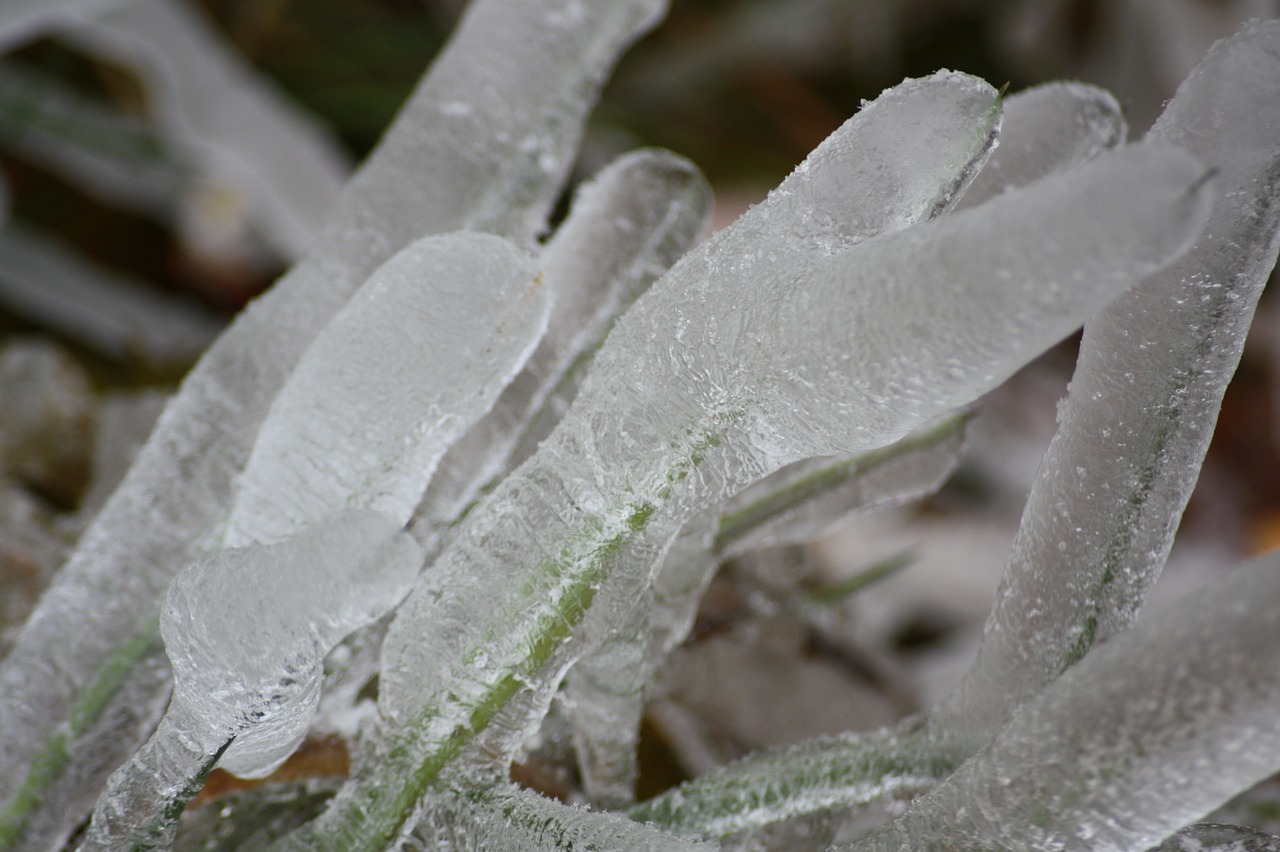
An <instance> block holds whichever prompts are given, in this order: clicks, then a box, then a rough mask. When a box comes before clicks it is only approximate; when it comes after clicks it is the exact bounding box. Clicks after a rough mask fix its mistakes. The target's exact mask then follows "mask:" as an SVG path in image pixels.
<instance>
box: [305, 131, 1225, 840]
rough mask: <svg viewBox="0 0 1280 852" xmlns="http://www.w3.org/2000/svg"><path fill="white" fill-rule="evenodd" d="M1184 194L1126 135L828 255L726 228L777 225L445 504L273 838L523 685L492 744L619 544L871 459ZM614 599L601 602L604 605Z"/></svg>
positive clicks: (1114, 258) (1057, 322)
mask: <svg viewBox="0 0 1280 852" xmlns="http://www.w3.org/2000/svg"><path fill="white" fill-rule="evenodd" d="M850 156H852V157H856V154H853V152H850ZM801 169H802V173H803V169H804V167H803V166H802V167H801ZM1208 199H1209V190H1208V187H1207V185H1206V183H1205V180H1204V171H1203V168H1202V167H1201V166H1200V165H1199V164H1198V163H1197V162H1195V161H1194V160H1193V159H1192V158H1190V157H1189V156H1188V155H1186V154H1184V153H1182V152H1180V151H1178V150H1176V149H1173V148H1168V147H1156V146H1141V147H1137V148H1133V149H1128V150H1124V151H1121V152H1117V153H1114V154H1112V155H1110V156H1106V157H1101V158H1099V159H1097V160H1095V161H1094V162H1093V163H1090V164H1087V165H1086V166H1083V167H1081V168H1080V169H1078V170H1075V171H1074V172H1073V173H1072V174H1070V175H1069V176H1065V177H1061V178H1053V179H1049V180H1046V181H1041V182H1039V183H1037V184H1035V185H1034V186H1032V187H1028V188H1026V189H1024V190H1022V191H1019V192H1015V193H1007V194H1005V195H1003V196H1001V197H1000V198H999V199H997V200H996V201H995V202H993V203H992V204H988V205H983V206H982V207H980V208H976V209H975V210H973V211H970V212H969V213H967V214H964V215H959V216H955V217H947V218H944V219H942V220H938V221H935V222H929V223H925V224H922V225H919V226H917V227H915V228H911V229H908V230H906V231H903V232H900V233H895V234H888V235H885V236H881V237H878V238H875V239H872V240H868V241H867V242H865V243H862V244H860V245H857V246H855V247H853V248H850V249H844V250H839V249H837V250H834V251H831V250H830V248H829V243H827V244H825V245H826V246H827V247H826V248H822V247H821V246H823V245H824V244H823V243H822V241H821V240H819V246H815V247H814V250H813V252H812V254H810V255H801V256H799V257H797V256H794V255H788V256H787V257H786V258H785V261H786V262H785V264H784V265H782V266H781V267H779V266H776V265H774V262H773V260H771V258H769V257H768V256H764V257H759V256H757V257H756V258H754V259H753V260H752V261H748V262H744V258H743V257H742V255H741V254H739V253H738V247H737V244H736V241H737V240H738V239H739V238H741V237H743V236H744V235H746V234H751V235H752V236H755V235H757V234H758V235H759V236H760V238H761V239H762V241H763V244H764V245H767V244H768V243H769V242H772V241H773V240H775V239H777V238H778V234H790V233H792V232H793V229H794V228H795V227H796V223H795V219H794V218H792V215H786V214H783V215H781V216H780V217H779V218H777V219H774V220H773V221H768V220H764V221H759V220H757V221H751V220H748V222H747V223H746V224H744V225H743V227H742V228H741V229H738V228H736V226H735V227H732V228H730V229H728V230H726V231H725V232H722V236H721V237H719V238H718V239H712V240H711V241H709V242H708V243H706V244H704V245H703V247H701V248H700V249H699V250H697V251H695V252H694V253H692V254H691V255H690V256H688V257H686V258H685V259H684V260H683V261H681V262H680V263H679V264H677V265H676V267H675V268H674V269H673V270H672V271H671V272H669V273H668V274H667V275H666V276H664V278H663V279H662V280H661V281H659V282H658V283H657V284H655V285H654V286H653V287H652V288H651V289H650V290H649V291H648V292H647V293H646V294H645V295H644V296H643V297H641V298H640V299H639V300H638V301H637V303H636V305H635V307H634V308H633V309H632V310H631V311H629V312H628V313H627V314H626V315H625V316H624V317H623V319H622V320H620V321H619V323H618V325H617V327H616V328H615V329H614V331H613V332H612V334H611V335H610V337H609V340H608V342H607V343H606V345H605V347H604V348H603V349H602V350H601V352H600V354H599V355H598V356H597V359H596V362H595V366H594V367H593V370H592V372H591V374H590V375H589V376H588V378H587V382H586V384H585V385H584V387H583V389H582V392H581V393H580V394H579V396H578V399H577V400H576V401H575V403H574V405H573V407H572V408H571V409H570V412H569V414H568V415H567V416H566V418H565V419H564V420H563V421H561V424H560V426H558V427H557V429H556V430H555V431H554V432H553V433H552V434H551V436H550V437H549V438H548V439H547V440H546V441H544V442H543V444H542V445H541V446H540V447H539V449H538V452H537V453H535V454H534V456H533V457H531V458H530V459H529V461H527V462H526V463H525V464H524V465H522V466H521V467H520V468H519V469H517V471H516V472H515V473H513V474H512V476H510V477H508V478H507V479H506V480H504V481H503V483H502V484H501V485H500V486H499V487H498V488H497V489H496V490H495V491H494V492H493V494H492V495H490V497H489V499H487V500H486V501H485V502H484V503H483V504H482V505H481V506H479V507H477V509H476V511H474V512H473V513H472V514H471V515H470V516H468V519H467V521H466V523H465V524H464V525H463V527H462V529H461V530H460V531H459V534H458V536H457V537H456V538H455V539H454V540H453V543H452V544H451V545H450V547H449V548H447V549H446V550H445V552H444V553H443V554H442V555H441V558H440V559H439V560H438V561H437V563H436V565H435V567H434V569H433V570H434V572H440V573H442V575H443V576H447V577H449V578H450V582H449V584H448V586H447V588H441V587H439V586H434V584H429V585H424V586H421V587H419V589H417V590H415V592H414V593H412V594H411V595H410V596H409V598H408V599H407V600H406V601H405V603H404V605H402V606H401V608H400V609H399V610H398V611H397V615H396V617H395V619H394V620H393V622H392V624H391V628H390V630H389V632H388V635H387V639H386V642H385V643H384V645H383V667H382V672H381V679H380V692H379V706H380V709H381V710H382V713H383V717H384V718H385V719H386V720H387V723H388V724H387V729H386V731H385V734H384V737H383V739H382V742H381V743H380V744H379V745H378V746H377V747H375V749H374V750H373V754H372V755H371V757H370V759H369V761H368V763H367V766H368V769H367V771H366V773H364V774H363V775H362V776H360V777H357V778H355V779H353V780H352V781H351V782H349V784H348V785H347V788H346V789H344V791H343V792H341V793H340V794H339V795H338V797H337V798H336V799H335V800H334V802H333V803H332V804H331V806H330V808H329V810H328V811H326V813H325V814H324V815H322V817H321V818H320V819H319V820H317V821H316V822H315V823H313V824H312V826H310V827H309V828H308V830H306V831H304V832H301V833H296V834H295V835H293V836H291V838H289V839H288V841H287V842H286V843H285V844H284V846H286V847H292V848H339V849H348V848H369V847H376V846H377V845H379V844H383V843H385V842H386V841H387V840H388V839H389V838H390V837H391V836H393V835H394V834H395V832H396V831H397V830H398V826H399V825H400V823H401V821H402V820H403V819H404V814H405V812H406V811H407V809H408V808H409V807H411V806H412V805H413V804H414V802H416V801H417V800H418V799H419V798H420V797H421V796H422V794H423V793H424V792H425V791H426V789H427V787H428V786H429V785H430V784H431V783H432V781H433V780H434V779H435V778H437V777H438V776H439V774H440V773H441V772H442V771H443V770H444V769H445V768H446V767H447V766H449V765H450V764H451V763H452V762H453V761H454V760H455V759H456V758H457V756H458V755H459V754H460V753H461V751H462V750H463V749H464V748H465V747H466V746H467V745H468V743H470V742H472V741H473V740H474V739H475V738H476V736H477V735H479V734H480V733H482V732H483V731H484V730H485V729H486V728H488V726H489V725H490V724H491V723H492V722H493V721H494V719H495V718H496V717H497V716H498V715H499V714H501V713H503V712H504V711H505V710H507V709H508V707H509V705H511V703H512V702H513V700H515V699H517V698H520V699H521V700H522V701H524V700H525V698H526V697H528V696H532V699H531V700H529V701H528V707H529V708H530V713H529V716H528V718H527V719H525V720H524V721H520V720H517V721H516V723H515V724H511V727H510V728H509V735H510V736H511V738H512V739H518V738H520V735H521V734H522V733H527V732H528V729H529V727H531V726H532V725H536V723H537V720H538V718H539V717H540V713H539V712H538V711H539V710H541V709H542V708H545V706H546V702H547V701H549V700H550V696H551V693H552V692H553V691H554V688H555V686H556V685H557V684H558V683H559V681H560V678H561V676H562V674H563V672H564V670H565V667H566V666H567V665H568V663H569V662H570V661H571V660H572V658H573V655H574V653H575V652H577V650H578V648H577V647H575V644H576V643H572V642H570V639H571V638H572V637H573V636H574V634H575V631H576V629H577V626H578V625H579V624H581V622H582V620H583V618H584V617H585V615H586V613H587V611H588V609H590V608H591V606H592V603H593V601H594V599H595V596H596V591H597V590H598V589H599V588H600V587H601V586H602V585H603V584H604V583H606V582H613V581H614V580H615V578H614V577H613V576H611V574H612V573H613V572H614V569H615V568H617V566H618V562H617V560H616V557H617V555H618V554H619V553H620V551H622V549H623V548H625V547H627V546H628V545H630V544H631V543H633V542H634V541H636V540H637V539H638V537H639V536H641V535H646V536H652V537H653V539H654V540H657V541H668V540H670V538H671V537H673V536H674V535H675V534H676V533H677V532H678V531H679V530H680V529H681V527H683V525H684V524H685V523H687V522H688V521H689V520H691V519H692V517H693V516H695V515H696V514H698V513H699V512H702V511H706V510H707V509H708V508H711V507H715V506H719V505H720V504H721V503H722V502H723V501H724V500H725V499H727V498H728V497H729V496H731V495H732V494H734V493H736V492H738V491H740V490H741V489H742V488H744V487H746V486H747V485H748V484H750V482H752V481H754V480H755V479H758V478H759V477H760V476H761V475H764V474H767V473H770V472H772V471H773V470H775V469H777V468H780V467H782V466H784V465H786V464H788V463H791V462H794V461H798V460H799V459H801V458H805V457H808V456H812V455H818V454H822V453H830V452H832V451H834V450H836V449H839V450H841V451H845V452H857V451H869V450H872V449H876V448H878V447H882V446H885V445H887V444H889V443H892V442H893V441H895V440H898V439H899V438H901V437H902V436H903V435H904V434H905V433H907V432H909V431H910V430H912V429H914V428H919V427H920V426H922V425H924V423H927V422H929V421H931V420H934V419H935V418H937V417H939V416H941V415H942V414H944V413H945V412H947V411H950V410H952V409H954V408H956V407H958V406H961V405H965V404H967V403H969V402H971V401H972V400H973V399H974V398H975V397H976V396H978V395H980V394H981V393H983V392H985V391H987V390H989V389H990V388H991V387H993V386H994V385H995V384H996V383H998V382H1000V381H1002V380H1003V379H1004V378H1006V377H1007V376H1008V375H1010V374H1011V373H1012V372H1013V371H1014V370H1016V369H1017V368H1018V367H1019V366H1020V365H1022V364H1023V363H1025V361H1026V360H1027V359H1029V358H1030V357H1032V356H1033V355H1035V354H1038V353H1039V352H1041V351H1043V350H1044V349H1045V348H1046V347H1047V346H1049V345H1051V344H1052V343H1053V342H1056V341H1057V340H1058V339H1060V338H1061V337H1062V336H1063V335H1065V334H1067V333H1069V332H1070V330H1071V329H1072V328H1073V327H1074V326H1076V325H1077V324H1078V323H1080V322H1081V321H1082V320H1083V319H1084V317H1086V316H1088V315H1091V314H1092V313H1093V312H1094V311H1096V310H1097V309H1098V308H1099V307H1101V305H1102V304H1104V303H1105V302H1106V301H1107V300H1108V299H1110V298H1112V297H1114V295H1115V294H1116V293H1117V292H1120V291H1122V290H1123V289H1124V288H1125V287H1127V286H1129V285H1130V284H1131V283H1132V282H1133V281H1134V280H1137V279H1139V278H1141V277H1143V276H1144V275H1146V274H1149V273H1150V272H1152V271H1154V270H1155V269H1158V268H1159V267H1161V266H1163V265H1164V264H1166V263H1168V262H1169V260H1170V259H1171V258H1172V257H1174V256H1176V255H1177V254H1178V253H1180V252H1181V251H1183V250H1184V249H1185V248H1186V246H1187V245H1189V243H1190V242H1191V240H1192V239H1193V238H1194V236H1195V234H1196V233H1197V232H1198V230H1199V228H1200V225H1201V224H1202V222H1203V221H1204V218H1205V216H1206V215H1207V212H1208V211H1207V207H1208V203H1209V201H1208ZM793 215H800V214H799V213H795V214H793ZM760 219H764V217H760ZM756 227H758V228H759V229H760V230H761V231H763V233H760V232H759V231H757V232H755V233H754V234H753V233H752V229H753V228H756ZM1046 231H1053V232H1055V233H1056V234H1057V238H1056V239H1055V240H1054V241H1052V242H1048V241H1045V240H1044V239H1043V238H1042V236H1043V234H1044V233H1046ZM744 232H745V233H744ZM997 235H999V240H997V239H996V236H997ZM729 252H732V254H731V255H729V256H726V254H727V253H729ZM1067 258H1070V259H1071V260H1072V263H1070V264H1067V263H1066V259H1067ZM734 268H737V269H738V270H739V272H740V275H733V274H731V273H732V270H733V269H734ZM708 269H715V270H719V271H720V272H721V273H722V274H719V275H708V274H705V272H706V270H708ZM748 272H749V273H750V274H749V275H748V274H747V273H748ZM784 294H785V296H784ZM958 316H959V317H962V318H963V321H961V322H957V317H958ZM758 318H767V321H757V319H758ZM637 377H640V378H639V379H638V378H637ZM633 387H640V388H648V389H652V390H651V392H650V393H644V392H641V393H636V392H634V391H632V390H631V388H633ZM658 389H660V391H661V393H660V395H659V394H657V393H656V391H657V390H658ZM783 436H785V438H784V437H783ZM644 565H645V567H647V565H648V563H644ZM647 579H648V578H647V577H643V576H642V577H619V578H617V580H618V582H620V583H621V584H623V585H625V584H626V583H627V582H630V583H635V584H638V585H640V586H641V587H643V585H644V584H645V583H647ZM433 586H434V587H433ZM634 602H635V599H634V598H632V599H631V600H627V599H626V598H625V597H624V596H620V595H615V596H614V597H613V598H612V603H613V605H614V606H616V607H618V609H616V610H615V611H614V612H615V616H614V618H616V619H617V620H622V619H623V618H625V616H626V615H627V607H629V606H630V605H632V604H634ZM603 617H606V618H607V617H608V616H607V615H605V616H603ZM596 641H598V640H596Z"/></svg>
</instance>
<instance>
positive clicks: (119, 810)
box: [81, 511, 422, 850]
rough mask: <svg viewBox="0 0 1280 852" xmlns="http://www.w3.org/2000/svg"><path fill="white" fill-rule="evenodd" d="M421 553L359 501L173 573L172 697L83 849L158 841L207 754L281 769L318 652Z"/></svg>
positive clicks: (381, 607) (113, 785)
mask: <svg viewBox="0 0 1280 852" xmlns="http://www.w3.org/2000/svg"><path fill="white" fill-rule="evenodd" d="M421 559H422V554H421V551H419V549H418V547H417V545H416V544H415V543H414V542H413V540H412V539H411V538H410V537H409V536H407V535H405V534H404V533H401V532H400V531H399V524H398V523H397V522H396V521H394V520H391V519H389V518H386V517H384V516H382V515H379V514H376V513H374V512H367V511H357V512H345V513H342V514H340V515H336V516H333V517H330V518H326V519H325V520H324V522H323V523H322V524H319V525H316V526H314V527H311V528H310V529H309V530H307V531H306V532H303V533H301V534H299V535H297V536H295V537H293V538H291V539H289V540H288V541H285V542H282V543H280V544H275V545H253V546H250V547H246V548H235V549H229V550H224V551H221V552H219V553H217V554H216V555H214V556H210V557H207V558H205V559H203V560H201V561H198V562H196V563H193V564H192V565H191V566H189V567H188V568H186V569H185V570H184V571H183V572H182V573H180V574H179V575H178V576H177V577H176V578H174V581H173V583H172V584H171V585H170V587H169V592H168V594H167V595H166V597H165V603H164V608H163V609H162V611H161V616H160V633H161V635H162V636H163V637H164V643H165V650H166V652H167V653H168V655H169V658H170V660H171V661H172V664H173V674H174V690H173V698H172V700H171V701H170V705H169V709H168V711H167V712H166V714H165V716H164V719H162V720H161V723H160V726H159V727H158V728H157V729H156V731H155V733H154V734H153V735H152V737H151V739H150V740H149V741H148V742H147V744H146V745H145V746H143V748H142V749H140V750H139V751H138V753H137V754H136V755H135V756H134V757H133V758H132V759H131V760H130V761H129V762H128V763H127V764H125V766H124V767H122V768H121V769H119V770H118V771H117V772H116V773H115V774H114V775H112V776H111V780H110V781H109V782H108V784H107V788H106V790H105V791H104V792H103V794H102V796H101V797H100V798H99V800H98V805H97V807H96V808H95V810H94V818H93V824H92V826H91V827H90V830H89V833H88V835H87V836H86V839H85V842H84V844H83V846H82V847H81V848H82V849H86V850H95V849H122V848H130V847H132V848H139V847H142V848H147V847H149V846H157V845H160V844H161V843H162V842H163V838H164V837H165V836H167V835H168V834H169V833H171V832H172V829H173V826H174V825H175V824H176V821H177V818H178V816H179V815H180V814H181V812H182V807H183V805H185V804H186V801H187V799H189V798H190V797H191V796H193V795H195V793H196V792H198V791H199V786H200V781H202V780H203V777H204V776H205V775H207V774H208V773H209V770H210V769H212V768H213V766H214V764H215V763H216V764H217V765H219V766H221V767H222V768H224V769H226V770H228V771H230V772H235V773H236V774H239V775H243V776H247V777H262V776H265V775H267V774H269V773H270V772H271V771H272V770H274V769H275V768H276V767H277V766H279V765H280V763H282V762H283V761H284V760H285V758H287V757H288V756H289V755H290V754H291V753H292V752H293V750H294V749H295V748H296V747H297V745H298V743H299V742H301V741H302V738H303V736H304V735H305V734H306V731H307V726H308V724H309V722H310V720H311V715H312V713H313V712H314V710H315V706H316V702H317V700H318V699H319V688H320V680H321V676H322V672H321V664H322V662H323V661H324V657H325V655H326V654H327V653H328V652H329V651H330V650H332V648H333V646H334V645H336V644H337V643H338V642H339V641H340V640H341V639H342V638H343V637H344V636H346V635H347V634H348V633H350V632H351V631H352V630H355V629H356V628H358V627H362V626H364V625H365V624H368V623H370V622H372V621H374V620H376V619H378V618H380V617H382V616H383V615H385V614H386V613H387V612H388V611H389V610H390V609H391V608H392V607H394V606H395V605H396V604H397V603H399V601H400V599H401V598H403V597H404V595H405V593H406V592H407V591H408V590H409V587H410V586H411V585H412V583H413V581H414V580H415V579H416V578H417V575H418V568H419V563H420V562H421Z"/></svg>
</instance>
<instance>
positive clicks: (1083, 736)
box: [841, 555, 1280, 852]
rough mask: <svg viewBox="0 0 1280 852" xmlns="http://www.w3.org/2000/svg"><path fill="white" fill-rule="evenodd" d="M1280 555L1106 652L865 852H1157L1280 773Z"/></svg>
mask: <svg viewBox="0 0 1280 852" xmlns="http://www.w3.org/2000/svg"><path fill="white" fill-rule="evenodd" d="M1278 653H1280V556H1276V555H1271V556H1269V557H1264V558H1263V559H1260V560H1258V561H1256V562H1254V563H1252V564H1249V565H1246V566H1245V567H1242V568H1239V569H1237V570H1236V571H1234V572H1232V574H1230V575H1228V576H1226V577H1224V578H1222V579H1221V580H1220V581H1217V582H1215V583H1214V584H1212V585H1211V586H1209V587H1206V589H1205V590H1202V591H1197V592H1195V593H1194V594H1192V595H1189V596H1188V597H1187V598H1184V599H1183V600H1182V601H1181V602H1180V603H1179V604H1177V605H1175V606H1174V607H1172V608H1170V609H1169V610H1167V611H1165V612H1164V613H1163V615H1162V617H1161V618H1159V619H1151V620H1147V621H1143V622H1140V623H1138V624H1137V625H1135V626H1134V627H1133V628H1132V629H1130V630H1129V631H1127V632H1125V633H1121V634H1119V635H1117V636H1114V637H1112V638H1111V639H1110V640H1109V641H1107V642H1106V643H1105V644H1103V645H1100V646H1098V647H1096V648H1095V649H1094V650H1093V651H1092V652H1091V653H1090V654H1089V655H1088V656H1087V657H1085V658H1084V659H1083V660H1081V661H1080V662H1079V663H1078V664H1076V665H1075V666H1073V667H1071V668H1070V669H1068V670H1067V671H1066V672H1065V673H1063V675H1062V676H1061V677H1059V678H1058V679H1057V680H1056V681H1054V682H1053V683H1052V684H1050V685H1049V686H1047V687H1045V689H1044V690H1043V691H1042V692H1041V693H1040V694H1039V695H1037V696H1036V697H1035V698H1034V699H1032V700H1030V701H1029V702H1027V703H1026V704H1025V705H1023V707H1022V709H1021V710H1020V711H1019V712H1018V713H1017V714H1016V715H1015V716H1014V717H1013V719H1012V721H1010V722H1009V724H1008V725H1007V726H1006V727H1005V728H1004V729H1003V730H1002V731H1001V732H1000V733H999V734H998V735H997V736H996V738H995V740H994V741H992V743H991V744H990V746H989V747H987V748H986V749H984V750H983V751H982V752H980V753H979V754H978V755H977V756H976V757H974V758H973V759H972V760H970V761H968V762H967V763H965V764H964V765H963V766H961V767H960V768H959V769H958V770H956V772H955V774H954V775H952V776H951V777H950V778H948V779H947V780H946V781H944V782H943V783H942V784H940V785H939V786H938V787H937V788H935V789H934V791H933V792H931V793H930V794H928V795H927V796H925V797H923V798H921V799H918V800H916V802H914V803H913V804H912V806H911V807H910V808H909V809H908V810H907V812H906V813H905V814H903V815H902V816H901V817H900V818H899V819H897V820H895V821H894V822H893V823H892V824H891V825H890V826H888V827H886V828H885V829H884V830H883V831H881V832H878V833H876V834H874V835H872V836H870V837H868V838H865V839H863V840H862V841H859V842H857V843H853V844H850V845H849V846H847V847H841V848H843V849H847V850H849V852H854V851H855V850H856V852H870V850H918V849H935V848H952V847H954V848H964V849H969V848H972V849H1089V850H1096V852H1106V850H1116V852H1127V850H1134V849H1146V848H1148V847H1150V846H1153V845H1155V844H1157V843H1159V842H1160V841H1161V840H1163V839H1164V838H1165V837H1167V836H1168V835H1170V834H1171V833H1172V832H1174V831H1176V830H1177V829H1179V828H1180V827H1182V826H1185V825H1187V824H1188V823H1190V822H1192V821H1194V820H1196V819H1198V818H1200V817H1202V816H1203V815H1204V814H1206V813H1208V812H1209V811H1211V810H1212V809H1213V808H1215V807H1217V806H1218V805H1220V804H1222V803H1223V802H1224V801H1226V800H1227V799H1228V798H1230V797H1231V796H1232V795H1234V794H1236V793H1238V792H1240V791H1241V790H1243V789H1247V788H1248V787H1249V786H1251V785H1252V784H1254V783H1256V782H1257V781H1259V780H1260V779H1262V778H1264V777H1267V776H1269V775H1271V774H1273V773H1274V772H1275V771H1276V769H1277V767H1280V721H1278V720H1277V718H1276V714H1275V708H1276V704H1277V702H1278V701H1280V674H1278V672H1277V669H1276V666H1275V659H1276V655H1277V654H1278Z"/></svg>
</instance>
